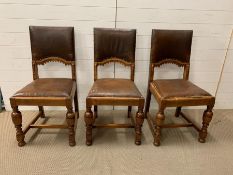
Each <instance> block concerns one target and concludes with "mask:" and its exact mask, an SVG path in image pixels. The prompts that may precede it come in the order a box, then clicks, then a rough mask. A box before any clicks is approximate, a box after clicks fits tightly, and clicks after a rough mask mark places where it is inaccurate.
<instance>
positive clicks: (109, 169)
mask: <svg viewBox="0 0 233 175" xmlns="http://www.w3.org/2000/svg"><path fill="white" fill-rule="evenodd" d="M173 112H174V111H168V112H167V118H166V120H167V121H168V122H174V121H177V120H180V119H176V118H175V117H173ZM185 112H186V113H187V114H189V115H190V116H192V118H193V119H195V120H196V121H197V122H199V123H200V121H201V118H202V110H189V111H185ZM126 114H127V112H126V111H104V112H100V114H99V118H98V120H97V122H104V121H105V122H106V121H108V122H113V121H115V122H116V121H118V122H124V121H126V120H128V119H127V118H126ZM34 115H36V112H30V111H25V112H23V119H24V124H25V123H27V122H28V121H29V120H30V119H31V118H32V117H33V116H34ZM46 115H47V116H48V117H49V118H48V121H47V122H48V123H49V122H60V123H61V122H64V119H65V118H64V115H65V111H62V112H61V111H60V112H53V111H50V112H46ZM112 116H113V117H112ZM40 120H43V119H40ZM208 131H209V135H208V138H207V142H206V143H204V144H201V143H199V142H198V141H197V137H198V135H197V132H196V131H195V130H194V129H193V128H182V129H181V128H179V129H164V130H163V132H162V144H161V146H160V147H155V146H154V145H153V144H152V143H153V137H152V135H151V133H150V130H149V127H148V124H147V122H146V121H145V122H144V124H143V140H142V145H141V146H136V145H135V144H134V130H133V129H98V130H96V129H95V131H94V134H93V137H94V142H93V145H92V146H90V147H88V146H86V145H85V125H84V121H83V111H81V112H80V118H79V120H78V126H77V130H76V141H77V145H76V146H75V147H69V145H68V137H67V130H58V129H53V130H51V129H50V130H48V129H43V130H40V131H39V132H38V130H36V129H33V130H32V129H31V130H30V131H29V132H28V133H27V135H26V138H25V141H26V142H27V144H26V145H25V146H24V147H22V148H20V147H18V146H17V142H16V140H15V129H14V127H13V124H12V122H11V117H10V112H3V113H0V133H1V135H0V175H7V174H9V175H13V174H14V175H17V174H25V175H28V174H30V175H31V174H43V175H47V174H56V175H59V174H81V175H85V174H93V175H98V174H100V175H103V174H113V175H115V174H120V175H121V174H127V175H129V174H132V175H135V174H148V175H150V174H155V175H182V174H183V175H191V174H193V175H199V174H205V175H206V174H210V175H213V174H216V175H222V174H224V175H228V174H233V110H215V111H214V117H213V120H212V122H211V124H210V127H209V130H208Z"/></svg>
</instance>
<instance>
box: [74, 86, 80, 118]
mask: <svg viewBox="0 0 233 175" xmlns="http://www.w3.org/2000/svg"><path fill="white" fill-rule="evenodd" d="M74 109H75V113H77V119H78V118H79V107H78V92H77V90H76V91H75V94H74Z"/></svg>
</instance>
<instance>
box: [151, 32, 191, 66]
mask: <svg viewBox="0 0 233 175" xmlns="http://www.w3.org/2000/svg"><path fill="white" fill-rule="evenodd" d="M192 36H193V31H192V30H157V29H153V30H152V37H151V63H159V62H161V61H163V60H164V59H173V60H178V61H180V62H182V63H189V61H190V53H191V45H192Z"/></svg>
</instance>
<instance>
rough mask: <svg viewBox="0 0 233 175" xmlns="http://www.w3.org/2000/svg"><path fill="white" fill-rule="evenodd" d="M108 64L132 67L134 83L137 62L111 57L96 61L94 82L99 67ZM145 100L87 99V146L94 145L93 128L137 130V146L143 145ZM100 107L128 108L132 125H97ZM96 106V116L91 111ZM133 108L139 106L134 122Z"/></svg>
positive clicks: (122, 98)
mask: <svg viewBox="0 0 233 175" xmlns="http://www.w3.org/2000/svg"><path fill="white" fill-rule="evenodd" d="M108 63H114V64H115V63H119V64H122V65H123V66H126V67H130V72H131V75H130V80H131V81H134V74H135V60H131V61H126V60H124V59H122V58H117V57H110V58H104V60H102V61H96V59H95V60H94V81H96V80H97V79H98V66H104V65H105V64H108ZM144 101H145V100H144V98H143V97H142V98H133V97H87V98H86V112H85V115H84V119H85V122H86V144H87V145H88V146H89V145H92V128H135V144H136V145H140V144H141V135H142V131H141V127H142V124H143V121H144V114H143V108H144ZM98 105H113V106H128V118H131V122H132V124H116V123H113V124H95V125H94V122H95V119H96V118H97V117H98V115H97V106H98ZM92 106H94V115H93V112H92V110H91V108H92ZM132 106H138V111H137V113H136V120H135V121H134V119H133V117H132V115H131V110H132Z"/></svg>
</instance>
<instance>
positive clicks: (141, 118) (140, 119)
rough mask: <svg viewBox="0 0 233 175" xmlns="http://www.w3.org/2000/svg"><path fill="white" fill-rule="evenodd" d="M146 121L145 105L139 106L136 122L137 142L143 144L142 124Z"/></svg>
mask: <svg viewBox="0 0 233 175" xmlns="http://www.w3.org/2000/svg"><path fill="white" fill-rule="evenodd" d="M143 121H144V116H143V107H138V112H137V114H136V123H135V133H136V136H135V144H136V145H141V138H142V124H143Z"/></svg>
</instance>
